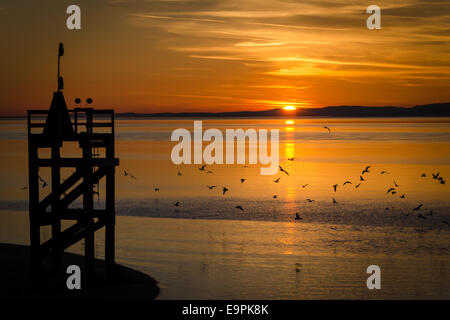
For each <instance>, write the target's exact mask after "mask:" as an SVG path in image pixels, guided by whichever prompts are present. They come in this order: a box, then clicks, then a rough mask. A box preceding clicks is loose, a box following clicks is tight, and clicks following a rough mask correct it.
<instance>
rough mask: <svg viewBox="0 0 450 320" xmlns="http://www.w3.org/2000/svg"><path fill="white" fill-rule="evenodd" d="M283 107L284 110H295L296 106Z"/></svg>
mask: <svg viewBox="0 0 450 320" xmlns="http://www.w3.org/2000/svg"><path fill="white" fill-rule="evenodd" d="M283 109H284V110H295V109H296V108H295V107H294V106H286V107H284V108H283Z"/></svg>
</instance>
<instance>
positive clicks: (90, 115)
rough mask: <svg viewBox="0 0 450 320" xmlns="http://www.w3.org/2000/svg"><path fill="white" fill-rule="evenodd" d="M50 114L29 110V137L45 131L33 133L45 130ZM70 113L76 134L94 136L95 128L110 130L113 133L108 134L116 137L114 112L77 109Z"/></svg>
mask: <svg viewBox="0 0 450 320" xmlns="http://www.w3.org/2000/svg"><path fill="white" fill-rule="evenodd" d="M48 113H49V111H48V110H28V117H27V124H28V135H31V134H33V135H34V134H42V131H43V130H42V131H41V132H40V133H36V132H32V129H34V128H44V127H45V120H46V119H47V115H48ZM68 113H69V116H70V119H71V122H72V128H73V131H74V132H75V134H79V133H81V132H86V133H88V134H93V133H96V132H94V128H110V129H111V131H110V132H107V133H110V134H112V135H114V110H111V109H103V110H95V109H93V108H75V109H70V110H68ZM83 128H84V130H83ZM103 133H104V132H103Z"/></svg>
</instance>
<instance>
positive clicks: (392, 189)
mask: <svg viewBox="0 0 450 320" xmlns="http://www.w3.org/2000/svg"><path fill="white" fill-rule="evenodd" d="M394 190H395V188H389V190H388V191H387V192H386V193H390V192H391V191H394Z"/></svg>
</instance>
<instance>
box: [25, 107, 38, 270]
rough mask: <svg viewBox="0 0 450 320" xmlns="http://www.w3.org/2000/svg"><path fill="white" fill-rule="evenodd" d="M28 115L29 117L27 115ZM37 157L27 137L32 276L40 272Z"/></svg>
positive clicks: (34, 148) (35, 150) (35, 149)
mask: <svg viewBox="0 0 450 320" xmlns="http://www.w3.org/2000/svg"><path fill="white" fill-rule="evenodd" d="M28 117H30V116H29V115H28ZM37 158H38V152H37V148H36V147H35V146H34V145H33V142H32V141H30V135H29V138H28V195H29V218H30V267H31V275H32V276H33V278H35V277H36V276H38V275H39V274H40V269H41V266H40V258H39V250H40V243H41V239H40V237H41V235H40V225H39V216H38V214H39V212H37V209H38V206H39V182H38V174H39V173H38V167H37V165H36V160H37Z"/></svg>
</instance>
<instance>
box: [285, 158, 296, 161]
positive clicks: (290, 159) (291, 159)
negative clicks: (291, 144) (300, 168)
mask: <svg viewBox="0 0 450 320" xmlns="http://www.w3.org/2000/svg"><path fill="white" fill-rule="evenodd" d="M287 159H288V160H289V161H294V160H295V158H287Z"/></svg>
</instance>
